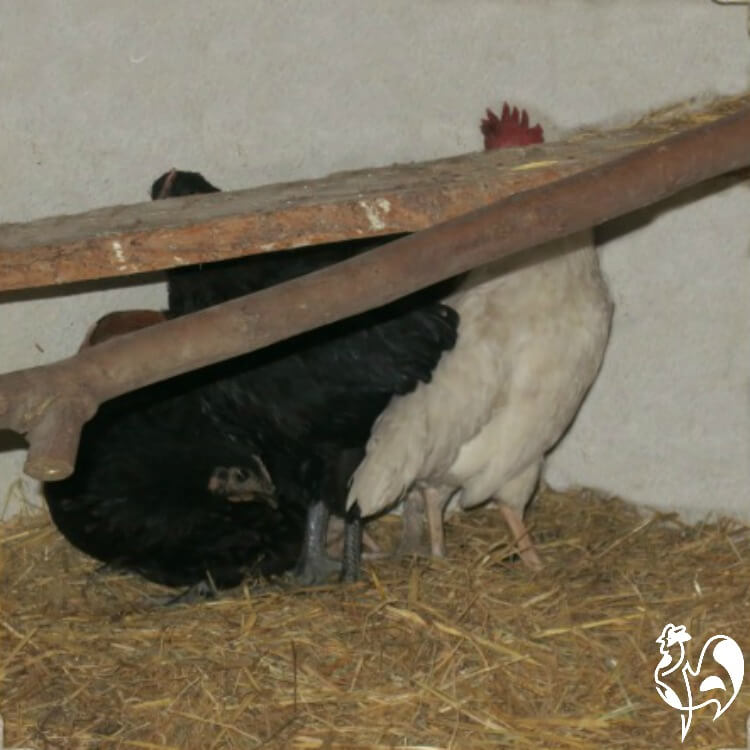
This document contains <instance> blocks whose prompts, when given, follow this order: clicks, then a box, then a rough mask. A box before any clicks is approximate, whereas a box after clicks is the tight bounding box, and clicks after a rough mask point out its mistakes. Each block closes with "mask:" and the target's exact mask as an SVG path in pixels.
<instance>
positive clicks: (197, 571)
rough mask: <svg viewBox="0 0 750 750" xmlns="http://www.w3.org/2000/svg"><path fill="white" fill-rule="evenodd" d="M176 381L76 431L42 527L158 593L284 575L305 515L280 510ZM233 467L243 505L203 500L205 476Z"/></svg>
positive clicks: (114, 405) (111, 405)
mask: <svg viewBox="0 0 750 750" xmlns="http://www.w3.org/2000/svg"><path fill="white" fill-rule="evenodd" d="M195 380H196V378H195V377H194V376H193V375H192V374H191V375H190V376H183V377H182V378H176V379H173V380H170V381H165V382H163V383H158V384H155V385H153V386H149V387H148V388H143V389H141V390H139V391H134V392H132V393H129V394H126V395H123V396H121V397H119V398H117V399H113V400H112V401H109V402H107V403H105V404H104V405H103V406H102V408H101V409H100V411H99V412H98V413H97V414H96V415H95V416H94V417H93V419H92V420H91V421H90V422H89V423H88V424H87V425H86V426H85V428H84V430H83V433H82V436H81V444H80V449H79V454H78V460H77V463H76V469H75V472H74V473H73V475H72V476H71V477H69V478H68V479H65V480H63V481H61V482H48V483H46V484H45V485H44V494H45V496H46V499H47V504H48V506H49V509H50V514H51V516H52V519H53V521H54V523H55V524H56V526H57V527H58V529H59V530H60V531H61V532H62V533H63V535H64V536H65V537H66V538H67V539H68V541H70V542H71V543H72V544H73V545H74V546H76V547H77V548H78V549H80V550H81V551H83V552H85V553H86V554H89V555H91V556H92V557H95V558H97V559H98V560H101V561H103V562H105V563H108V564H109V565H111V566H112V567H119V568H123V569H126V570H130V571H134V572H137V573H139V574H141V575H142V576H144V577H145V578H147V579H149V580H152V581H155V582H157V583H161V584H165V585H168V586H192V585H194V584H198V583H202V582H208V583H210V585H211V586H216V587H217V588H228V587H232V586H236V585H238V584H239V583H240V582H241V581H242V579H243V578H244V577H246V576H247V575H252V574H261V575H265V576H268V575H273V574H278V573H282V572H284V571H286V570H289V569H291V568H292V567H293V565H294V563H295V561H296V559H297V557H298V555H299V551H300V548H301V545H302V539H303V533H304V519H305V508H304V507H301V506H300V507H296V508H295V507H294V506H293V505H292V504H290V503H286V504H285V505H284V506H283V507H279V505H278V503H277V502H276V498H275V492H274V489H273V486H272V485H271V484H270V482H269V481H268V480H267V478H266V477H265V476H264V475H263V473H262V471H260V469H259V467H258V465H257V464H256V463H255V462H254V461H253V459H252V457H251V456H250V454H249V452H248V450H247V446H243V447H242V449H240V447H239V446H238V445H237V444H236V443H234V442H232V441H231V440H230V439H228V438H227V437H226V436H225V435H223V434H222V433H221V432H220V431H219V430H217V429H216V427H215V425H214V423H213V421H212V420H209V419H208V418H207V417H206V416H204V415H203V414H202V412H201V408H200V402H199V399H198V396H197V395H196V393H195ZM226 464H230V465H235V466H241V467H243V471H244V476H245V480H246V484H248V485H250V480H251V478H252V477H255V479H256V480H257V481H256V482H255V483H254V484H253V485H252V486H254V487H255V491H254V492H247V493H246V494H245V495H244V496H243V498H242V502H237V501H236V499H235V498H227V497H223V496H222V495H221V494H219V493H217V492H214V491H211V489H210V483H211V480H212V477H213V475H214V473H215V471H216V468H217V467H219V466H223V465H226Z"/></svg>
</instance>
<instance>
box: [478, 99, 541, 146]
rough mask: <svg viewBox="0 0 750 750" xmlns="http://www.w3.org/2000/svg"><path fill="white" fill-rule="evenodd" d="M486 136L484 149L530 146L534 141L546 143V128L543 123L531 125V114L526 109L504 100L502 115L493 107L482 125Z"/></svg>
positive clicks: (483, 133) (488, 111)
mask: <svg viewBox="0 0 750 750" xmlns="http://www.w3.org/2000/svg"><path fill="white" fill-rule="evenodd" d="M480 128H481V131H482V135H483V136H484V149H485V151H489V150H490V149H493V148H509V147H511V146H530V145H531V144H532V143H544V130H543V129H542V126H541V125H534V127H533V128H531V127H529V115H528V112H526V110H525V109H522V110H520V112H519V110H518V107H513V110H512V111H511V109H510V106H509V105H508V102H503V114H502V117H498V116H497V115H496V114H495V113H494V112H493V111H492V110H491V109H488V110H487V117H486V118H485V119H484V120H482V124H481V126H480Z"/></svg>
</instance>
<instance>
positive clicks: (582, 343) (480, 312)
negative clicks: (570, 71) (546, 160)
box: [347, 104, 613, 568]
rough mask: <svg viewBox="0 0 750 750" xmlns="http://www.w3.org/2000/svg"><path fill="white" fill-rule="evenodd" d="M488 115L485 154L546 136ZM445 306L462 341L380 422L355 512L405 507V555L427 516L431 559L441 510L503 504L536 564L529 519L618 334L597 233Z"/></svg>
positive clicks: (535, 255)
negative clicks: (542, 479) (543, 477)
mask: <svg viewBox="0 0 750 750" xmlns="http://www.w3.org/2000/svg"><path fill="white" fill-rule="evenodd" d="M487 115H488V117H487V119H486V120H484V121H483V122H482V132H483V133H484V136H485V148H486V149H489V148H498V147H504V146H508V145H511V146H517V145H527V144H530V143H539V142H542V141H543V134H542V129H541V128H540V127H539V126H538V125H537V126H535V127H534V128H531V127H529V123H528V117H527V115H526V112H525V111H524V112H522V113H521V117H520V118H519V113H518V110H517V109H514V110H513V112H512V113H511V111H510V108H509V107H508V106H507V104H506V105H505V106H504V109H503V114H502V117H501V118H498V117H497V116H496V115H495V114H494V113H492V112H491V111H490V110H488V111H487ZM524 134H525V137H524ZM445 302H446V303H447V304H448V305H449V306H451V307H453V308H454V309H455V310H456V311H457V312H458V313H459V316H460V323H459V328H458V341H457V343H456V346H455V348H454V349H453V350H451V351H449V352H446V353H444V354H443V355H442V358H441V360H440V362H439V364H438V366H437V368H436V369H435V370H434V372H433V375H432V380H431V382H429V383H421V384H420V385H419V386H418V387H417V389H416V390H415V391H413V392H412V393H409V394H407V395H405V396H397V397H395V398H393V399H392V401H391V402H390V404H389V405H388V407H387V408H386V409H385V411H384V412H383V413H382V414H381V415H380V417H379V418H378V420H377V421H376V423H375V425H374V427H373V430H372V434H371V436H370V439H369V442H368V443H367V450H366V456H365V458H364V459H363V461H362V463H361V464H360V465H359V467H358V468H357V470H356V471H355V472H354V475H353V477H352V481H351V486H350V490H349V496H348V500H347V503H348V507H351V506H352V505H354V504H355V503H356V504H357V505H358V506H359V508H360V511H361V513H362V515H363V516H371V515H374V514H377V513H379V512H381V511H383V510H385V509H387V508H389V507H391V506H393V505H394V504H395V503H397V502H398V501H399V500H401V499H404V498H405V500H406V504H405V508H404V537H403V539H402V545H401V552H403V553H409V552H414V551H418V550H419V549H420V547H421V537H422V525H423V520H424V517H425V514H426V517H427V520H428V524H429V533H430V541H431V552H432V554H433V555H436V556H443V555H444V554H445V545H444V532H443V514H444V512H445V510H446V508H447V507H448V508H449V509H450V510H451V511H452V510H454V509H467V508H471V507H473V506H476V505H478V504H480V503H483V502H485V501H487V500H495V501H497V502H498V503H499V504H500V507H501V510H502V512H503V515H504V517H505V519H506V521H507V523H508V525H509V527H510V530H511V532H512V534H513V536H514V539H515V542H516V544H517V546H518V550H519V554H520V556H521V558H522V560H523V561H524V562H525V563H526V564H527V565H529V566H530V567H532V568H538V567H540V566H541V561H540V559H539V556H538V555H537V553H536V550H535V549H534V546H533V543H532V541H531V539H530V538H529V536H528V533H527V531H526V529H525V526H524V524H523V511H524V508H525V506H526V504H527V502H528V501H529V499H530V498H531V496H532V494H533V492H534V490H535V487H536V485H537V482H538V479H539V475H540V472H541V469H542V465H543V462H544V456H545V454H546V453H547V452H548V451H549V450H550V449H551V448H552V447H553V446H554V445H555V443H556V442H557V441H558V440H559V439H560V437H561V436H562V434H563V433H564V432H565V430H566V428H567V427H568V425H569V424H570V423H571V421H572V420H573V418H574V416H575V414H576V412H577V410H578V408H579V406H580V405H581V402H582V401H583V398H584V396H585V395H586V393H587V391H588V389H589V388H590V386H591V384H592V383H593V381H594V379H595V377H596V375H597V372H598V371H599V367H600V365H601V362H602V357H603V355H604V350H605V348H606V345H607V340H608V338H609V330H610V322H611V317H612V309H613V308H612V302H611V300H610V297H609V292H608V290H607V285H606V283H605V281H604V278H603V277H602V274H601V271H600V269H599V260H598V256H597V253H596V249H595V248H594V245H593V237H592V232H591V231H590V230H589V231H586V232H581V233H577V234H575V235H571V236H569V237H565V238H563V239H560V240H555V241H552V242H549V243H547V244H544V245H542V246H539V247H537V248H534V249H532V250H530V251H528V252H526V253H523V254H521V255H520V256H515V257H510V258H505V259H502V260H500V261H497V262H494V263H492V264H489V265H487V266H484V267H481V268H479V269H476V270H474V271H472V272H471V273H470V274H468V276H467V277H466V278H465V280H464V281H463V282H462V284H461V286H460V287H459V289H458V290H457V291H456V292H454V293H453V294H452V295H451V296H450V297H448V298H447V299H446V300H445Z"/></svg>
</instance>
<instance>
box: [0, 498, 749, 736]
mask: <svg viewBox="0 0 750 750" xmlns="http://www.w3.org/2000/svg"><path fill="white" fill-rule="evenodd" d="M530 523H531V527H532V529H533V533H534V534H535V536H536V538H537V539H538V540H541V543H540V552H541V553H542V555H543V557H544V559H545V562H546V568H545V570H544V571H543V572H541V573H539V574H531V573H530V572H528V571H527V570H526V569H525V568H523V567H522V566H521V565H519V564H518V563H517V562H515V561H514V560H513V559H512V558H510V557H509V554H510V553H511V551H512V550H511V548H510V546H509V537H508V534H507V531H506V528H505V526H504V524H503V522H502V520H501V518H500V514H499V512H498V511H497V510H493V509H484V510H479V511H475V512H472V513H468V514H465V515H463V516H460V517H458V518H453V519H451V521H450V522H449V523H448V555H449V557H448V559H447V560H444V561H441V560H434V561H432V560H431V561H427V560H416V559H411V560H401V561H378V562H373V563H370V564H369V565H368V567H367V579H366V580H365V581H364V582H362V583H360V584H357V585H353V586H347V587H339V586H329V587H320V588H317V589H315V590H309V591H300V590H288V589H283V588H281V587H280V586H271V587H265V588H258V587H257V586H252V585H248V586H247V587H245V589H244V590H238V591H236V592H230V593H229V594H228V595H226V596H223V597H222V598H221V599H219V600H217V601H213V602H210V603H204V604H193V605H186V604H181V605H176V606H171V607H164V606H162V605H160V604H157V603H155V601H154V598H155V597H157V596H160V595H163V594H164V593H165V590H164V589H161V588H160V587H158V586H154V585H150V584H147V583H145V582H143V581H141V580H139V579H138V578H137V577H135V576H130V575H125V574H114V573H107V572H99V571H97V565H96V564H95V563H94V562H92V561H91V560H88V559H86V558H85V557H83V556H82V555H80V554H78V553H77V552H76V551H75V550H73V549H72V548H70V547H69V545H68V544H67V543H66V542H65V541H64V540H63V539H62V538H61V537H60V536H59V535H58V534H57V532H56V531H55V529H54V528H53V527H52V526H51V525H50V523H49V521H48V520H47V518H46V516H45V515H44V514H42V513H35V514H27V515H26V516H23V517H19V518H17V519H15V520H14V521H12V522H10V523H7V524H4V525H3V527H2V536H1V537H0V608H1V609H0V686H1V692H0V712H2V715H3V718H4V720H5V735H6V737H5V741H6V746H7V747H13V746H29V747H35V748H66V749H67V748H72V749H73V748H151V749H155V748H160V749H163V748H186V749H190V750H192V749H193V748H195V749H196V750H198V749H200V750H203V749H208V748H222V749H223V748H253V747H269V748H272V747H273V748H275V747H280V748H285V747H288V748H296V749H300V750H301V749H307V748H310V749H312V748H389V747H411V748H498V747H512V748H570V749H575V750H578V749H582V748H597V749H599V748H628V749H629V748H650V749H651V748H674V747H678V746H679V745H680V741H679V738H680V718H679V714H678V713H677V712H676V711H675V710H673V709H670V708H669V707H668V706H667V705H666V704H665V703H663V702H662V701H661V700H660V698H659V696H658V695H657V693H656V690H655V688H654V680H653V672H654V668H655V666H656V664H657V662H658V660H659V653H658V646H657V644H656V643H654V639H655V638H656V637H657V636H658V635H659V634H660V633H661V630H662V628H663V626H664V625H665V624H666V623H667V622H674V623H675V624H684V625H686V626H687V629H688V631H689V632H690V633H691V634H692V635H693V640H692V641H691V642H690V643H689V644H688V645H689V647H690V648H689V656H690V657H691V658H692V659H695V657H696V656H697V654H698V653H699V649H700V647H701V646H702V644H703V643H704V642H705V640H706V638H708V637H709V636H710V635H713V634H715V633H726V634H728V635H731V636H732V637H733V638H734V639H735V640H737V642H738V643H739V644H740V646H741V647H742V648H743V649H745V650H746V651H747V649H748V648H750V596H749V594H748V592H749V591H750V564H749V562H748V561H749V560H750V535H749V533H748V531H749V529H748V527H746V526H744V525H741V524H739V523H737V522H732V521H726V520H719V521H717V522H715V523H704V524H700V525H696V526H687V525H684V524H682V523H681V522H680V521H679V520H678V519H677V518H676V517H674V516H670V515H664V514H646V515H644V514H642V513H639V512H637V511H636V510H635V509H634V508H633V507H632V506H629V505H627V504H626V503H624V502H622V501H620V500H617V499H613V498H603V497H599V496H597V495H595V494H594V493H591V492H585V491H582V492H577V493H569V494H560V493H555V492H552V491H550V490H545V491H544V492H543V493H542V495H541V497H540V498H539V499H538V500H537V502H536V503H535V505H534V506H533V508H532V510H531V512H530ZM399 524H400V521H399V520H398V519H396V518H386V519H383V520H381V521H380V522H378V524H377V525H376V526H375V532H374V533H375V535H376V536H377V537H378V538H379V539H380V540H381V541H383V542H384V543H388V541H389V540H390V539H392V538H395V536H396V535H397V534H398V530H399ZM748 712H750V691H748V690H744V691H741V692H740V695H739V697H738V699H737V701H736V702H735V703H734V704H733V705H732V706H731V707H730V708H729V710H728V711H727V713H726V714H724V715H723V716H721V717H720V718H719V719H718V720H717V721H716V722H715V723H714V722H712V721H711V716H712V715H713V712H711V711H710V710H709V711H706V710H703V711H699V712H698V713H697V714H696V715H695V718H694V722H693V727H692V729H691V731H690V734H689V735H688V738H687V740H686V743H685V746H686V747H713V748H719V747H744V746H745V731H744V725H745V719H746V716H747V715H748Z"/></svg>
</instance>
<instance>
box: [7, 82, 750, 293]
mask: <svg viewBox="0 0 750 750" xmlns="http://www.w3.org/2000/svg"><path fill="white" fill-rule="evenodd" d="M748 105H750V94H747V95H744V96H741V97H732V98H726V99H721V100H716V101H714V102H712V103H711V104H709V105H707V106H706V107H705V108H704V109H701V110H699V111H691V110H690V109H688V107H687V106H686V105H681V106H678V107H673V108H671V109H668V110H663V111H661V112H658V113H654V114H652V115H650V116H649V117H648V118H646V119H644V120H642V121H640V122H638V123H636V124H634V125H633V126H632V127H629V128H625V129H618V130H613V131H608V132H597V131H587V132H581V133H579V134H577V135H576V136H575V137H574V138H572V139H571V140H569V141H567V142H564V143H552V144H545V145H540V146H533V147H529V148H518V149H508V150H500V151H493V152H490V153H473V154H465V155H462V156H456V157H453V158H449V159H440V160H438V161H432V162H423V163H419V164H401V165H395V166H391V167H383V168H378V169H365V170H358V171H354V172H341V173H338V174H333V175H330V176H328V177H325V178H323V179H319V180H309V181H303V182H292V183H285V184H276V185H266V186H263V187H258V188H252V189H249V190H239V191H235V192H231V193H220V194H213V195H205V196H195V197H190V198H175V199H172V200H169V201H157V202H154V203H140V204H134V205H130V206H115V207H111V208H103V209H98V210H95V211H89V212H87V213H83V214H76V215H72V216H55V217H51V218H46V219H41V220H37V221H32V222H28V223H25V224H5V225H0V290H10V289H23V288H32V287H40V286H47V285H55V284H64V283H68V282H73V281H84V280H90V279H100V278H109V277H117V276H127V275H131V274H136V273H142V272H147V271H154V270H158V269H163V268H170V267H173V266H179V265H186V264H191V263H198V262H206V261H213V260H220V259H223V258H231V257H236V256H240V255H248V254H252V253H260V252H269V251H273V250H282V249H286V248H292V247H301V246H306V245H313V244H317V243H321V242H331V241H336V240H343V239H348V238H352V237H366V236H375V235H385V234H392V233H395V232H404V231H415V230H419V229H424V228H426V227H429V226H431V225H433V224H436V223H439V222H441V221H445V220H447V219H450V218H452V217H455V216H458V215H461V214H463V213H466V212H467V211H471V210H472V209H475V208H478V207H480V206H483V205H486V204H488V203H491V202H493V201H497V200H499V199H501V198H504V197H507V196H509V195H512V194H514V193H517V192H520V191H523V190H527V189H530V188H534V187H538V186H540V185H543V184H546V183H548V182H551V181H553V180H556V179H559V178H561V177H565V176H568V175H571V174H575V173H577V172H580V171H582V170H584V169H587V168H589V167H593V166H597V165H599V164H602V163H604V162H606V161H608V160H611V159H612V158H614V157H616V156H619V155H623V156H624V155H626V154H627V153H629V152H631V151H633V150H635V149H637V148H639V147H642V146H644V145H647V144H649V143H654V142H656V141H658V140H660V139H663V138H666V137H668V136H671V135H675V134H677V133H679V132H682V131H683V130H686V129H689V128H691V127H695V126H696V125H698V124H702V123H708V122H711V121H713V120H715V119H717V118H719V117H723V116H725V115H728V114H731V113H733V112H736V111H739V110H740V109H742V108H743V107H745V106H748ZM153 176H154V177H155V175H153ZM208 177H209V178H210V179H214V178H215V175H208Z"/></svg>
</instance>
